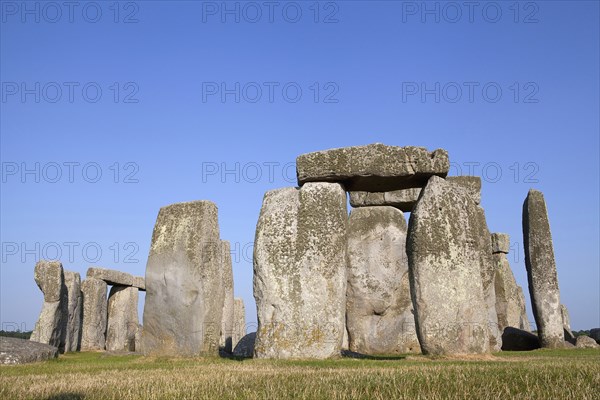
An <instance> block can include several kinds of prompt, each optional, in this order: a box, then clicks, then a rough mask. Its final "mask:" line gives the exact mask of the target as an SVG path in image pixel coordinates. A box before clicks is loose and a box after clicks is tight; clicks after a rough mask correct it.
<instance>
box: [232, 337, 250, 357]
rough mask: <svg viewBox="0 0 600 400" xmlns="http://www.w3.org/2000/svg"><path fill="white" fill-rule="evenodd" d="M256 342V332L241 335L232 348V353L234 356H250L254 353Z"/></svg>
mask: <svg viewBox="0 0 600 400" xmlns="http://www.w3.org/2000/svg"><path fill="white" fill-rule="evenodd" d="M255 342H256V332H252V333H249V334H247V335H246V336H244V337H242V338H241V339H240V341H239V342H238V343H237V344H236V346H235V348H234V349H233V355H234V356H236V357H244V358H251V357H252V355H253V354H254V344H255Z"/></svg>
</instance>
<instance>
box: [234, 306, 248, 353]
mask: <svg viewBox="0 0 600 400" xmlns="http://www.w3.org/2000/svg"><path fill="white" fill-rule="evenodd" d="M244 336H246V307H245V306H244V300H243V299H241V298H239V297H236V298H235V299H234V302H233V334H232V335H231V348H232V349H235V346H237V344H238V342H239V341H240V340H242V338H243V337H244Z"/></svg>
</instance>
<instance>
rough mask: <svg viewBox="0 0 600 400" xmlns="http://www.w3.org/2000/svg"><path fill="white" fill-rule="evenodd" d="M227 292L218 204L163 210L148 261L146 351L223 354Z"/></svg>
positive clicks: (159, 353) (188, 354)
mask: <svg viewBox="0 0 600 400" xmlns="http://www.w3.org/2000/svg"><path fill="white" fill-rule="evenodd" d="M222 290H223V277H222V270H221V241H220V238H219V224H218V217H217V206H216V205H215V204H214V203H212V202H210V201H193V202H188V203H177V204H173V205H170V206H167V207H163V208H161V209H160V211H159V213H158V217H157V220H156V224H155V226H154V232H153V234H152V244H151V247H150V255H149V256H148V263H147V265H146V301H145V304H144V321H143V325H144V328H143V331H142V350H143V352H144V353H145V354H157V355H182V356H198V355H217V354H218V351H219V331H220V328H221V318H222V315H223V304H222V298H223V296H222Z"/></svg>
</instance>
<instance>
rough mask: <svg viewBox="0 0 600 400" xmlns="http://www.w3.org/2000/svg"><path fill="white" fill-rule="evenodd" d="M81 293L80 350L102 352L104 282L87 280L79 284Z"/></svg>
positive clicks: (103, 340) (104, 305)
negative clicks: (81, 322)
mask: <svg viewBox="0 0 600 400" xmlns="http://www.w3.org/2000/svg"><path fill="white" fill-rule="evenodd" d="M81 291H82V293H83V324H82V330H83V332H82V335H81V350H82V351H90V350H91V351H94V350H104V347H105V345H106V319H107V311H106V308H107V304H106V292H107V285H106V282H104V281H102V280H100V279H96V278H87V279H86V280H84V281H83V282H82V283H81Z"/></svg>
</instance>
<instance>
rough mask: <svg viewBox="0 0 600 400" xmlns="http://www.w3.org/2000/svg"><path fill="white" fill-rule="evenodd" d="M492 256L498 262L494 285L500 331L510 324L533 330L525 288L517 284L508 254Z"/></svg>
mask: <svg viewBox="0 0 600 400" xmlns="http://www.w3.org/2000/svg"><path fill="white" fill-rule="evenodd" d="M492 237H493V236H492ZM492 257H493V258H494V262H495V264H496V273H495V277H494V286H495V295H496V312H497V315H498V326H499V329H500V331H501V332H502V331H504V329H505V328H507V327H509V326H510V327H513V328H518V329H521V330H524V331H531V327H530V325H529V320H528V318H527V313H526V311H525V297H524V296H523V289H521V287H520V286H518V285H517V282H516V280H515V276H514V275H513V272H512V270H511V268H510V264H509V262H508V259H507V258H506V254H504V253H495V254H493V256H492Z"/></svg>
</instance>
